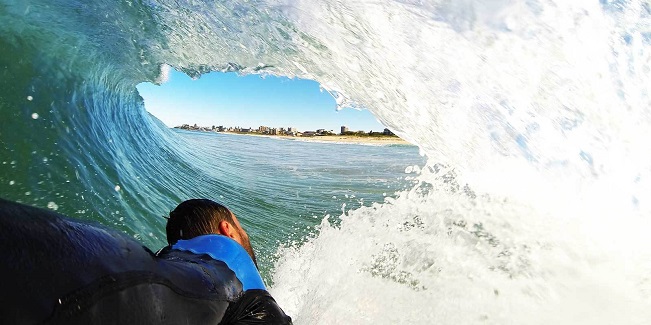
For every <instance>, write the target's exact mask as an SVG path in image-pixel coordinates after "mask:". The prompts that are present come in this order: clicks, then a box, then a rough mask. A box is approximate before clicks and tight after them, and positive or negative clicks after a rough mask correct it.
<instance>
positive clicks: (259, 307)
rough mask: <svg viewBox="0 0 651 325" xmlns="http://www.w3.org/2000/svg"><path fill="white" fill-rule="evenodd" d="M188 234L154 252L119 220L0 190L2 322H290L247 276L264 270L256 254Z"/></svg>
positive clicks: (266, 294)
mask: <svg viewBox="0 0 651 325" xmlns="http://www.w3.org/2000/svg"><path fill="white" fill-rule="evenodd" d="M209 236H218V235H209ZM201 237H204V236H201ZM206 237H207V236H206ZM219 237H223V236H219ZM224 238H225V237H224ZM207 240H217V241H219V242H223V243H225V244H226V245H227V246H228V245H230V244H229V243H228V240H230V239H228V240H221V239H220V238H207ZM179 242H181V241H179ZM191 244H192V243H191V242H190V241H186V243H185V246H183V245H181V246H182V247H177V246H174V247H166V248H164V249H163V250H161V251H160V252H159V253H158V254H154V253H152V251H150V250H149V249H147V248H146V247H144V246H142V245H141V244H140V243H138V242H137V241H136V240H134V239H132V238H130V237H129V236H126V235H124V234H122V233H120V232H117V231H115V230H110V229H107V228H104V227H101V226H97V225H90V224H87V223H82V222H78V221H74V220H71V219H67V218H65V217H64V216H62V215H60V214H57V213H55V212H52V211H49V210H43V209H38V208H33V207H29V206H26V205H22V204H18V203H13V202H9V201H5V200H2V199H0V279H1V280H0V324H41V323H48V324H253V323H254V324H291V319H290V318H289V317H288V316H287V315H285V313H284V312H283V311H282V310H281V309H280V307H279V306H278V305H277V304H276V302H275V301H274V299H273V298H272V297H271V296H270V295H269V293H268V292H267V291H266V290H264V284H262V287H260V285H259V284H260V283H262V281H261V280H259V282H258V280H256V279H253V280H251V279H246V278H247V277H253V278H255V277H256V276H257V278H258V279H259V274H258V273H257V271H255V274H253V272H251V270H250V269H247V267H248V265H249V264H247V263H250V264H251V265H252V262H251V261H250V258H248V260H246V261H244V260H240V258H241V257H242V254H239V253H238V254H235V255H236V256H230V257H226V258H225V261H223V260H218V259H215V258H214V255H215V254H213V253H210V252H208V253H205V254H204V253H203V252H201V248H200V249H199V250H198V251H195V250H194V249H190V248H188V247H191V246H192V245H191ZM236 245H237V246H238V247H239V248H240V249H241V250H242V251H244V249H243V248H241V246H239V245H238V244H236ZM245 255H246V254H245ZM246 256H247V257H248V255H246ZM217 257H218V258H220V257H219V256H217ZM229 259H230V260H229ZM240 261H244V263H243V264H242V265H239V266H238V265H235V266H233V263H236V264H237V263H240ZM229 265H230V266H231V267H229ZM232 268H234V269H235V270H233V269H232ZM242 270H244V271H242ZM246 272H249V274H248V275H247V274H245V273H246ZM236 273H237V274H236ZM241 278H245V279H244V280H243V281H241ZM251 283H253V284H251Z"/></svg>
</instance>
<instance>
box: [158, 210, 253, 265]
mask: <svg viewBox="0 0 651 325" xmlns="http://www.w3.org/2000/svg"><path fill="white" fill-rule="evenodd" d="M165 230H166V231H167V242H168V243H169V244H170V245H174V244H175V243H176V242H177V241H178V240H179V239H191V238H194V237H197V236H201V235H209V234H218V235H224V236H228V237H230V238H232V239H233V240H235V241H236V242H238V243H239V244H240V245H242V247H244V249H246V251H247V252H248V253H249V255H251V259H253V262H254V263H255V264H256V266H257V265H258V264H257V261H256V259H255V253H254V252H253V248H252V247H251V241H250V240H249V235H247V233H246V231H244V228H242V226H241V225H240V222H239V220H237V218H236V217H235V215H234V214H233V212H231V211H230V210H228V208H226V207H225V206H223V205H221V204H219V203H217V202H214V201H211V200H208V199H192V200H187V201H184V202H182V203H181V204H179V205H178V206H177V207H176V208H175V209H174V210H173V211H172V212H170V217H169V219H168V220H167V226H166V227H165Z"/></svg>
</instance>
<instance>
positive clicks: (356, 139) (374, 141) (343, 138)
mask: <svg viewBox="0 0 651 325" xmlns="http://www.w3.org/2000/svg"><path fill="white" fill-rule="evenodd" d="M185 131H190V132H202V133H203V132H210V131H193V130H185ZM214 133H218V134H233V135H245V136H253V137H266V138H278V139H285V140H296V141H309V142H333V143H353V144H369V145H411V146H413V145H414V144H412V143H409V142H407V141H405V140H403V139H402V138H400V137H397V136H380V137H377V136H354V135H337V134H335V135H315V136H309V137H305V136H300V137H298V136H291V135H271V134H259V133H244V132H214Z"/></svg>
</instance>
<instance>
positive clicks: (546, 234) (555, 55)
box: [0, 0, 651, 324]
mask: <svg viewBox="0 0 651 325" xmlns="http://www.w3.org/2000/svg"><path fill="white" fill-rule="evenodd" d="M649 6H650V4H649V3H648V2H647V1H625V2H623V1H574V2H571V3H566V2H562V1H551V0H550V1H543V0H527V1H524V0H522V1H499V0H495V1H430V2H427V3H423V2H421V1H407V0H402V1H390V0H385V1H361V0H360V1H348V2H345V3H344V2H341V1H330V0H328V1H313V0H296V1H293V0H269V1H220V2H193V1H171V0H170V1H165V0H161V1H154V0H149V1H125V2H118V3H112V2H106V1H93V0H91V1H75V0H54V1H52V0H50V1H38V0H34V1H13V0H3V1H1V2H0V32H1V34H0V35H2V36H1V37H0V54H1V55H0V112H1V113H2V116H3V119H2V122H0V123H1V124H0V125H1V126H2V127H1V128H0V157H1V158H0V160H1V161H0V170H1V171H2V172H1V173H0V195H2V196H3V197H5V198H7V199H12V200H17V201H22V202H27V203H30V204H35V205H39V206H48V207H50V208H54V209H59V210H60V211H62V212H65V213H67V214H70V215H77V216H81V217H83V218H87V219H93V220H97V221H100V222H102V223H106V224H111V225H113V226H115V227H117V228H120V229H123V230H125V231H127V232H129V233H131V234H133V235H134V236H136V237H137V238H139V239H141V240H142V241H143V242H144V243H145V244H147V245H157V244H160V243H161V242H162V241H163V238H164V235H163V234H162V233H161V229H163V227H162V225H163V221H164V220H163V219H162V218H158V217H156V216H160V215H163V214H164V213H165V211H166V210H169V209H170V208H172V207H171V206H170V202H178V201H179V200H181V199H183V198H187V197H191V196H214V195H216V193H225V194H226V195H228V194H233V195H234V194H236V191H235V190H233V186H232V185H233V184H231V183H228V182H224V181H223V180H219V179H217V178H215V177H214V175H212V174H211V173H210V168H211V166H210V165H209V164H208V163H207V162H206V161H205V159H203V158H202V157H201V156H200V154H199V153H198V152H197V151H195V150H193V149H192V147H188V146H187V142H186V140H184V139H183V138H182V137H179V136H177V135H175V134H173V133H171V132H170V131H169V130H167V129H165V128H164V126H163V125H162V124H161V123H159V122H157V121H156V120H155V119H153V118H152V117H151V116H149V115H148V114H147V113H146V111H145V110H144V106H143V103H142V99H141V98H140V97H139V95H138V94H137V92H136V88H135V85H136V84H138V83H140V82H147V81H148V82H154V83H160V82H163V81H164V79H165V74H166V70H167V69H169V67H173V68H175V69H179V70H181V71H183V72H185V73H187V74H188V75H190V76H193V77H199V76H200V75H201V74H203V73H206V72H209V71H237V72H239V73H263V74H265V73H268V74H274V75H281V76H289V77H294V76H296V77H301V78H308V79H314V80H316V81H318V82H319V83H320V84H321V85H322V87H323V88H324V89H326V90H328V91H329V92H330V93H331V94H332V95H333V96H334V97H335V99H336V100H337V103H338V105H339V106H340V107H341V108H343V107H366V108H368V109H369V110H371V111H372V112H373V113H374V114H375V116H376V117H377V118H378V119H379V120H380V121H381V122H382V123H383V124H385V125H387V126H388V127H390V128H391V129H392V130H393V131H394V132H395V133H396V134H398V135H400V136H401V137H403V138H405V139H407V140H409V141H410V142H412V143H415V144H417V145H418V146H419V147H420V149H421V151H422V152H423V153H425V154H426V155H427V156H428V158H429V163H428V164H427V166H424V167H423V168H422V169H421V168H418V169H419V172H418V173H417V176H416V177H417V178H418V180H419V185H418V186H416V187H414V188H412V189H410V190H407V191H404V192H400V193H398V194H397V196H396V198H395V199H391V198H389V199H387V200H386V201H384V202H378V203H376V204H374V205H373V206H371V207H361V208H357V209H353V210H348V211H346V213H345V214H344V215H342V216H341V223H334V224H331V223H330V222H328V220H325V221H324V222H323V223H322V225H321V227H320V232H319V233H318V234H317V235H315V237H314V238H311V239H309V240H308V241H307V242H306V243H303V241H301V243H302V244H300V245H294V246H292V245H288V246H287V247H285V248H282V249H281V250H280V251H279V256H278V262H277V263H276V265H275V268H274V271H273V278H274V282H275V285H274V294H275V295H276V296H277V297H279V300H282V301H283V302H284V303H285V304H283V305H287V309H288V310H289V311H291V313H292V314H294V315H296V320H297V322H299V323H330V322H334V321H339V320H342V321H343V320H346V321H350V320H352V321H353V322H355V323H373V322H384V323H399V322H412V323H431V322H439V323H552V322H554V323H568V324H569V323H571V324H577V323H630V324H636V323H637V324H642V323H647V322H648V320H649V319H651V315H650V314H649V312H648V310H649V308H648V307H649V305H650V304H651V301H650V300H649V298H648V297H649V293H650V292H651V284H650V283H651V281H649V274H651V265H650V264H649V263H648V261H649V260H650V259H649V257H651V251H650V250H649V247H651V245H649V244H650V243H649V239H648V236H646V234H645V229H648V226H649V220H648V216H649V212H651V209H650V205H649V200H648V197H650V195H649V194H651V186H650V184H651V182H650V181H649V177H650V176H651V173H650V168H649V166H651V164H650V163H651V154H650V153H649V150H648V149H647V145H646V142H647V140H646V138H647V135H648V132H647V130H648V129H649V126H650V124H651V123H650V122H651V119H650V116H651V114H649V107H651V105H649V104H650V100H649V89H648V86H647V85H649V84H650V81H651V80H650V77H651V73H650V71H649V69H648V64H649V62H650V61H651V51H650V48H649V41H650V37H649V35H651V34H650V33H649V32H650V31H651V30H650V24H649V22H650V20H649V16H650V15H649ZM412 170H413V169H412ZM197 184H201V186H197ZM145 215H146V216H150V217H147V218H144V217H141V216H145ZM351 247H355V249H351ZM297 274H300V275H301V279H302V281H300V283H298V281H296V279H297V278H298V276H297ZM532 314H533V315H536V317H538V318H537V319H532V318H531V315H532ZM346 317H347V318H346Z"/></svg>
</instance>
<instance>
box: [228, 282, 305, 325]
mask: <svg viewBox="0 0 651 325" xmlns="http://www.w3.org/2000/svg"><path fill="white" fill-rule="evenodd" d="M220 324H241V325H244V324H278V325H281V324H282V325H285V324H288V325H291V324H292V319H291V317H289V316H287V315H286V314H285V312H284V311H283V310H282V309H281V308H280V306H278V304H277V303H276V300H274V298H273V297H271V295H270V294H269V292H267V291H266V290H258V289H254V290H247V291H245V292H244V294H243V295H242V297H240V299H238V300H237V301H236V302H234V303H232V304H231V305H230V306H229V307H228V309H227V310H226V314H225V315H224V318H223V319H222V321H221V322H220Z"/></svg>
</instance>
